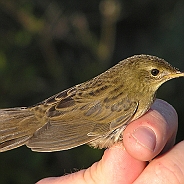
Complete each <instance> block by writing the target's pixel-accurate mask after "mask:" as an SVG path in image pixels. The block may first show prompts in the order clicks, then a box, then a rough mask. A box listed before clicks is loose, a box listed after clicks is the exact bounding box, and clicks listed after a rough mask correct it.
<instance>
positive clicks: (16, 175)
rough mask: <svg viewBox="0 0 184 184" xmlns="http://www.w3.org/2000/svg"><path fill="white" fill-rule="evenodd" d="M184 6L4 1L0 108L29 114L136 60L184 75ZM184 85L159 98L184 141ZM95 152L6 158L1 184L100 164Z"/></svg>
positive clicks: (99, 0) (0, 161) (0, 160)
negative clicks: (143, 57)
mask: <svg viewBox="0 0 184 184" xmlns="http://www.w3.org/2000/svg"><path fill="white" fill-rule="evenodd" d="M183 10H184V1H183V0H162V1H158V0H140V1H136V0H129V1H127V0H93V1H92V0H77V1H76V0H52V1H49V0H44V1H42V0H7V1H0V108H7V107H15V106H29V105H33V104H35V103H37V102H39V101H42V100H44V99H45V98H47V97H49V96H51V95H53V94H55V93H58V92H59V91H61V90H63V89H66V88H68V87H71V86H73V85H75V84H78V83H81V82H83V81H86V80H88V79H90V78H92V77H94V76H96V75H98V74H100V73H101V72H103V71H105V70H106V69H108V68H109V67H111V66H113V65H114V64H116V63H117V62H119V61H120V60H122V59H124V58H127V57H128V56H132V55H134V54H141V53H144V54H151V55H156V56H159V57H162V58H164V59H166V60H167V61H168V62H170V63H171V64H173V65H174V66H176V67H178V68H181V69H184V51H183V48H184V11H183ZM183 86H184V80H183V79H177V80H173V81H170V82H169V83H166V84H164V85H163V86H162V87H161V88H160V89H159V91H158V95H157V97H159V98H162V99H164V100H166V101H168V102H169V103H171V104H172V105H173V106H174V107H175V108H176V110H177V112H178V114H179V131H178V136H177V142H178V141H181V140H182V139H183V138H184V133H183V131H182V129H183V128H184V125H183V122H184V97H183V96H184V95H183V94H184V87H183ZM102 154H103V151H102V150H95V149H92V148H89V147H88V146H81V147H79V148H75V149H71V150H68V151H62V152H54V153H35V152H32V151H31V150H30V149H28V148H26V147H25V146H23V147H21V148H18V149H15V150H12V151H8V152H5V153H0V183H2V184H9V183H13V184H22V183H26V184H31V183H34V182H36V181H38V180H39V179H41V178H44V177H48V176H60V175H63V174H65V173H71V172H74V171H76V170H80V169H82V168H87V167H88V166H90V165H91V164H92V163H94V162H95V161H98V160H99V159H100V158H101V155H102Z"/></svg>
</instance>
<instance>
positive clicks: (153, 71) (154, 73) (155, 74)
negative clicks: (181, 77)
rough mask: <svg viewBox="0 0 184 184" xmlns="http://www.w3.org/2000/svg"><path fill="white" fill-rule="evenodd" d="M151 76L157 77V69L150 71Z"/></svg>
mask: <svg viewBox="0 0 184 184" xmlns="http://www.w3.org/2000/svg"><path fill="white" fill-rule="evenodd" d="M151 74H152V75H153V76H157V75H158V74H159V70H158V69H152V70H151Z"/></svg>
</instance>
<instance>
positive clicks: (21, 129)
mask: <svg viewBox="0 0 184 184" xmlns="http://www.w3.org/2000/svg"><path fill="white" fill-rule="evenodd" d="M38 124H39V123H38V120H37V119H36V118H35V116H34V113H33V112H31V111H30V110H29V109H28V108H24V107H22V108H10V109H0V152H4V151H8V150H11V149H14V148H17V147H19V146H22V145H24V144H25V143H26V142H27V141H28V140H29V139H30V137H32V135H33V133H34V131H35V130H36V129H37V128H38V127H37V126H38Z"/></svg>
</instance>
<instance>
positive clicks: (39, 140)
mask: <svg viewBox="0 0 184 184" xmlns="http://www.w3.org/2000/svg"><path fill="white" fill-rule="evenodd" d="M106 92H107V91H106ZM102 94H103V95H95V94H94V93H91V95H89V94H88V95H87V94H86V93H85V92H83V91H82V90H79V89H77V88H76V87H73V88H70V89H68V90H65V91H63V92H61V93H59V94H57V95H55V96H53V97H51V98H49V99H47V100H45V101H44V102H42V103H41V104H40V108H41V109H43V108H45V109H46V111H45V116H44V118H45V120H46V124H45V125H44V126H43V127H41V128H40V129H39V130H37V131H36V132H35V133H34V135H33V137H32V138H31V139H30V140H29V141H28V143H27V144H26V145H27V146H28V147H30V148H31V149H32V150H33V151H43V152H49V151H60V150H66V149H70V148H73V147H76V146H79V145H82V144H85V143H88V142H90V141H92V140H95V139H97V138H98V137H99V136H103V135H104V134H106V133H108V132H112V131H113V130H115V129H116V128H118V127H120V126H122V125H125V124H126V123H127V122H129V121H130V120H131V118H132V117H133V115H134V114H135V112H136V110H137V107H138V103H137V102H133V101H131V100H130V99H129V98H128V97H123V98H120V97H118V98H119V99H116V100H115V101H112V98H111V97H110V96H109V98H105V99H104V93H102ZM112 102H113V103H112ZM43 106H44V107H43ZM38 107H39V106H38ZM38 107H37V108H36V112H40V110H39V108H38ZM33 109H34V108H33Z"/></svg>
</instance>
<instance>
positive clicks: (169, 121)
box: [37, 99, 184, 184]
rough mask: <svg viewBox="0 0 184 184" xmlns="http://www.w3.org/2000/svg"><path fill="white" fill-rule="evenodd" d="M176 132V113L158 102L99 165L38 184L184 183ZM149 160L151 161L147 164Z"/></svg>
mask: <svg viewBox="0 0 184 184" xmlns="http://www.w3.org/2000/svg"><path fill="white" fill-rule="evenodd" d="M176 133H177V114H176V111H175V110H174V109H173V107H172V106H170V105H169V104H168V103H166V102H165V101H163V100H158V99H157V100H156V101H155V103H154V104H153V105H152V107H151V109H150V110H149V111H148V112H147V113H146V114H145V115H144V116H142V117H141V118H139V119H137V120H135V121H134V122H132V123H131V124H129V125H128V126H127V128H126V129H125V131H124V134H123V143H117V144H115V145H113V146H112V147H111V148H109V149H107V150H105V151H104V155H103V157H102V159H101V160H100V161H99V162H96V163H94V164H93V165H92V166H91V167H89V168H88V169H85V170H81V171H78V172H76V173H72V174H69V175H65V176H61V177H51V178H45V179H43V180H40V181H39V182H38V183H37V184H69V183H72V184H99V183H100V184H102V183H104V184H112V183H113V184H120V183H121V184H122V183H125V184H130V183H134V184H147V183H149V184H153V183H154V184H155V183H159V184H165V183H167V184H169V183H175V184H177V183H178V184H179V183H184V174H183V173H184V158H183V153H184V142H180V143H179V144H177V145H176V146H175V147H173V145H174V142H175V137H176ZM172 147H173V148H172ZM170 148H172V149H170ZM169 149H170V150H169ZM158 154H160V155H159V156H158V157H156V156H157V155H158ZM155 157H156V158H155ZM149 160H152V161H151V162H149V164H148V161H149Z"/></svg>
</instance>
